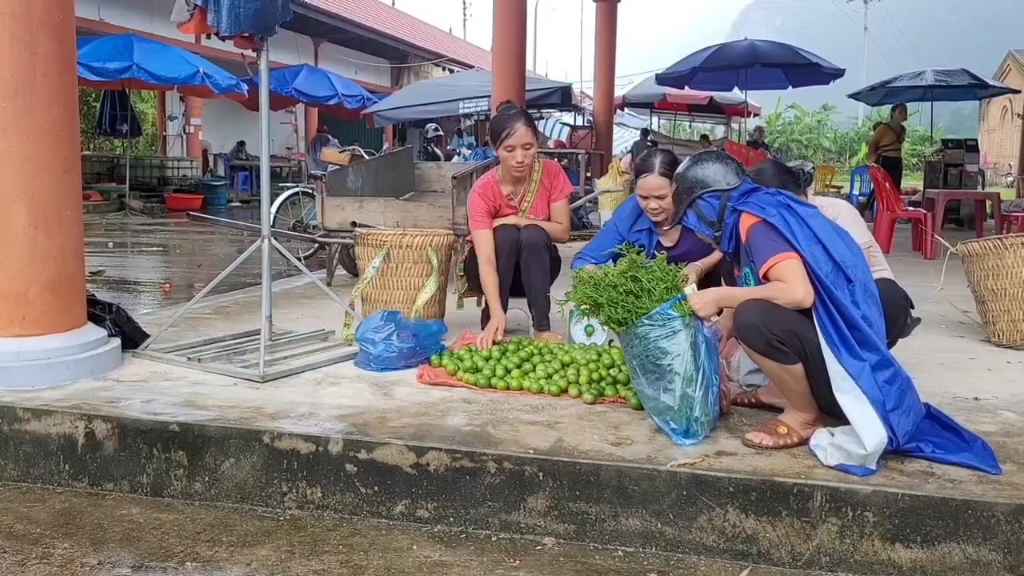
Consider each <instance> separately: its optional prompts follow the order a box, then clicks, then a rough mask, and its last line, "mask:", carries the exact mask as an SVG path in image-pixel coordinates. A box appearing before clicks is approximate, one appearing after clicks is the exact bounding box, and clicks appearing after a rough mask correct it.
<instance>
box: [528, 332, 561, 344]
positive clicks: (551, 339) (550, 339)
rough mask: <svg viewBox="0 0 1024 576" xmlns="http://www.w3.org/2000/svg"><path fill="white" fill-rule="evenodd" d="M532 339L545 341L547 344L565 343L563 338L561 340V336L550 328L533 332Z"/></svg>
mask: <svg viewBox="0 0 1024 576" xmlns="http://www.w3.org/2000/svg"><path fill="white" fill-rule="evenodd" d="M533 339H534V340H536V341H538V342H546V343H548V344H564V343H565V340H563V339H562V337H561V336H559V335H558V334H555V333H554V332H552V331H550V330H545V331H543V332H534V333H533Z"/></svg>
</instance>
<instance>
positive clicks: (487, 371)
mask: <svg viewBox="0 0 1024 576" xmlns="http://www.w3.org/2000/svg"><path fill="white" fill-rule="evenodd" d="M480 375H481V376H486V377H488V378H494V368H491V367H490V366H484V367H483V369H481V370H480Z"/></svg>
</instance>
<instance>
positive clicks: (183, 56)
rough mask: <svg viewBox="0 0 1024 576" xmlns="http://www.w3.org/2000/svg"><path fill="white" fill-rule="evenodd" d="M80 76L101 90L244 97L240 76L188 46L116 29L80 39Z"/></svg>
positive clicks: (91, 85) (203, 96) (90, 85)
mask: <svg viewBox="0 0 1024 576" xmlns="http://www.w3.org/2000/svg"><path fill="white" fill-rule="evenodd" d="M78 78H79V82H80V83H81V84H82V85H83V86H89V87H91V88H98V89H101V90H119V89H125V90H177V91H178V92H179V93H181V94H185V95H188V96H197V97H200V98H214V97H217V96H233V97H236V98H244V97H245V96H246V94H247V88H246V86H245V84H244V83H242V81H241V80H239V79H238V78H237V77H235V76H234V75H233V74H231V73H230V72H227V71H226V70H224V69H222V68H220V67H219V66H217V65H215V64H213V63H212V62H210V61H208V60H206V59H204V58H202V57H200V56H197V55H195V54H193V53H191V52H189V51H188V50H182V49H181V48H177V47H175V46H171V45H169V44H164V43H162V42H157V41H156V40H150V39H148V38H143V37H142V36H136V35H135V34H119V35H116V36H100V37H96V38H79V39H78Z"/></svg>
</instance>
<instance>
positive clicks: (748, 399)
mask: <svg viewBox="0 0 1024 576" xmlns="http://www.w3.org/2000/svg"><path fill="white" fill-rule="evenodd" d="M760 392H761V389H760V388H758V389H757V390H751V391H750V392H740V393H739V394H737V395H735V396H733V397H732V405H733V406H739V407H740V408H755V409H758V410H770V411H772V412H782V408H779V407H778V406H772V405H771V404H768V403H767V402H765V401H764V400H761V394H760Z"/></svg>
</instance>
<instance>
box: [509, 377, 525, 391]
mask: <svg viewBox="0 0 1024 576" xmlns="http://www.w3.org/2000/svg"><path fill="white" fill-rule="evenodd" d="M508 389H509V390H511V391H513V392H520V391H522V389H523V381H522V380H520V379H519V378H513V379H512V381H511V382H509V384H508Z"/></svg>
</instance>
